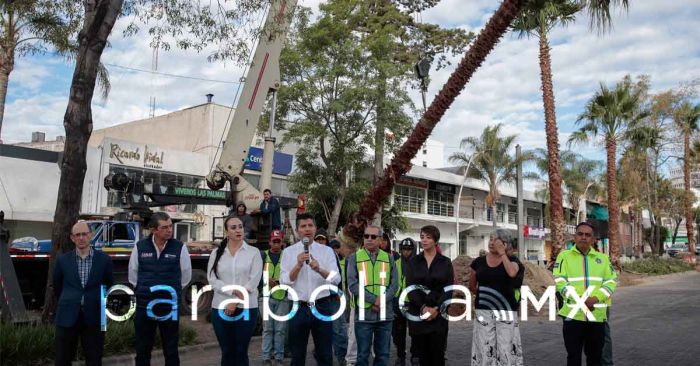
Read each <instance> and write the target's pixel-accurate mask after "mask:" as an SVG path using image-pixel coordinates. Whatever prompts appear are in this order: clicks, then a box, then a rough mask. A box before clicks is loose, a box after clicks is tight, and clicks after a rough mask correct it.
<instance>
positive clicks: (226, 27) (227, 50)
mask: <svg viewBox="0 0 700 366" xmlns="http://www.w3.org/2000/svg"><path fill="white" fill-rule="evenodd" d="M62 1H64V2H62V4H64V6H67V7H70V9H71V11H74V12H76V13H80V14H82V16H81V26H80V31H79V33H78V39H77V42H76V43H77V48H76V52H75V69H74V71H73V78H72V81H71V87H70V96H69V101H68V107H67V108H66V113H65V115H64V118H63V126H64V127H65V130H66V143H65V148H64V152H63V158H62V161H61V162H60V166H61V179H60V182H59V186H58V191H59V194H58V200H57V202H56V210H55V213H54V224H53V227H52V232H51V243H52V248H51V258H52V259H53V258H55V256H56V254H57V253H59V252H65V251H67V250H71V249H72V248H73V244H72V242H71V241H70V232H71V231H70V230H71V226H72V225H73V224H74V223H75V222H76V220H77V218H78V213H79V211H80V201H81V200H80V197H81V196H82V191H83V181H84V179H85V171H86V168H87V163H86V160H85V158H86V153H87V143H88V140H89V139H90V135H91V134H92V108H91V104H92V96H93V93H94V89H95V84H96V79H97V75H98V69H99V64H100V59H101V57H102V52H103V51H104V48H105V46H106V45H107V43H108V41H109V36H110V34H111V32H112V28H113V27H114V24H115V22H116V21H117V19H118V18H119V17H120V16H128V15H130V16H132V18H131V19H132V22H131V24H130V25H129V27H128V28H127V30H128V32H127V34H132V35H133V34H136V33H137V32H138V30H139V27H138V26H137V22H139V21H143V22H146V24H148V22H147V20H149V19H154V18H156V19H158V20H159V21H158V22H151V24H154V25H151V27H150V28H149V32H148V33H149V34H150V35H151V36H152V37H153V39H154V40H155V42H157V44H158V45H159V46H160V47H163V48H164V49H166V50H167V49H169V48H170V44H171V42H174V43H175V44H176V45H177V46H178V47H181V48H184V49H190V48H191V49H194V50H197V51H201V50H203V49H204V48H205V47H206V46H207V45H209V44H212V43H214V44H217V45H219V47H218V49H217V50H216V51H215V52H214V53H213V54H211V55H210V59H220V58H232V59H235V60H244V59H245V57H246V56H247V55H246V54H245V53H244V52H242V53H239V54H237V53H236V52H235V51H238V52H240V51H245V50H246V46H245V44H246V39H245V38H240V37H241V31H239V27H240V28H241V29H245V27H242V26H243V25H245V24H247V23H246V20H247V19H248V17H249V16H250V15H251V14H252V12H253V11H255V10H256V9H260V8H261V7H262V6H263V5H264V4H262V3H261V2H259V1H255V0H241V1H238V2H237V4H236V8H231V6H229V5H226V4H222V3H220V2H212V3H210V4H204V5H200V4H199V3H198V2H190V1H187V0H168V1H166V2H163V1H156V0H126V1H125V0H85V1H83V2H79V3H77V2H74V1H69V0H62ZM59 2H60V1H59ZM224 2H225V1H224ZM168 37H170V38H168ZM52 264H53V261H52V260H51V261H50V262H49V276H48V279H47V281H48V286H47V287H46V297H45V298H46V299H47V301H46V306H45V307H44V313H43V316H42V318H43V319H44V320H45V321H51V320H52V317H53V310H54V308H55V298H54V297H53V296H52V295H53V291H52V290H51V286H50V284H51V276H50V274H51V268H52Z"/></svg>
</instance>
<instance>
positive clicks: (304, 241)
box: [301, 237, 311, 264]
mask: <svg viewBox="0 0 700 366" xmlns="http://www.w3.org/2000/svg"><path fill="white" fill-rule="evenodd" d="M301 243H302V244H304V253H306V254H309V245H311V240H309V238H307V237H303V238H302V239H301ZM306 264H309V260H308V259H307V260H306Z"/></svg>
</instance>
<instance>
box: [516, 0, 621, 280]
mask: <svg viewBox="0 0 700 366" xmlns="http://www.w3.org/2000/svg"><path fill="white" fill-rule="evenodd" d="M618 4H621V5H622V6H623V7H624V8H625V9H626V8H627V7H628V1H627V0H612V1H610V0H533V1H530V2H528V4H527V5H526V6H525V8H524V9H523V11H522V12H521V13H520V16H518V17H517V18H516V20H515V22H514V23H513V29H514V30H515V31H516V32H518V33H519V35H520V36H521V37H522V36H525V35H527V36H536V37H537V38H538V39H539V62H540V78H541V81H542V102H543V105H544V117H545V122H544V123H545V131H546V136H547V154H548V159H547V164H548V166H547V172H548V176H549V177H548V182H549V184H548V188H549V211H550V216H551V225H550V229H551V232H552V234H551V236H552V244H553V245H552V254H551V258H550V265H552V266H553V265H554V262H555V260H556V257H557V255H558V254H559V251H560V250H561V248H562V247H563V245H564V216H563V215H564V208H563V195H562V174H561V166H560V161H559V133H558V131H557V122H556V112H555V104H554V85H553V81H552V65H551V57H550V47H549V39H548V36H547V34H548V33H549V32H550V31H551V30H552V29H553V28H554V27H556V26H558V25H563V26H566V25H567V24H569V23H571V22H573V21H574V20H575V17H576V14H577V13H579V12H581V11H583V10H587V11H588V13H589V16H590V19H591V27H592V28H593V27H594V26H595V27H596V28H598V29H599V30H605V29H607V28H609V26H610V24H611V18H610V6H611V5H618Z"/></svg>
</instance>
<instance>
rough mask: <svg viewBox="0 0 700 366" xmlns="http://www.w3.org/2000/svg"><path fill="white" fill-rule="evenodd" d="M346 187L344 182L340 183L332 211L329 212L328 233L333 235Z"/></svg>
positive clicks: (336, 227) (346, 190)
mask: <svg viewBox="0 0 700 366" xmlns="http://www.w3.org/2000/svg"><path fill="white" fill-rule="evenodd" d="M347 192H348V188H347V187H345V184H343V185H341V188H340V190H339V191H338V196H337V197H336V200H335V205H334V206H333V212H332V213H331V218H330V220H328V234H329V235H333V234H335V232H336V230H337V229H338V220H339V219H340V212H341V211H342V209H343V203H344V202H345V196H346V195H347Z"/></svg>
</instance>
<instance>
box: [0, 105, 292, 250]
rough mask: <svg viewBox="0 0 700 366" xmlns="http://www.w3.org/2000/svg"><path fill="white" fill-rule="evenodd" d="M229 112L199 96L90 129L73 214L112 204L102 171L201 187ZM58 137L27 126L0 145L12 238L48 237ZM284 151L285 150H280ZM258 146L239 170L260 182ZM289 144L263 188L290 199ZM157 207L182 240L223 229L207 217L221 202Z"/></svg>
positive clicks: (218, 211) (101, 210)
mask: <svg viewBox="0 0 700 366" xmlns="http://www.w3.org/2000/svg"><path fill="white" fill-rule="evenodd" d="M230 115H231V109H230V108H229V107H226V106H222V105H219V104H215V103H206V104H202V105H198V106H195V107H191V108H187V109H184V110H180V111H176V112H173V113H168V114H166V115H163V116H158V117H154V118H149V119H145V120H139V121H133V122H128V123H124V124H120V125H117V126H113V127H108V128H104V129H100V130H96V131H94V132H93V134H92V136H91V138H90V140H89V143H88V151H87V166H88V168H87V171H86V175H85V181H84V185H83V195H82V202H81V213H83V214H100V215H110V214H114V213H116V212H118V211H120V209H121V207H122V206H123V200H122V198H123V197H122V195H123V193H121V192H107V190H106V189H104V187H103V181H104V178H105V177H106V176H107V175H108V174H110V173H116V172H122V173H127V175H130V176H132V177H135V178H139V179H142V180H143V182H144V184H145V185H157V184H160V185H176V186H180V187H190V188H206V183H205V176H206V175H207V174H209V172H210V170H211V168H212V167H213V166H214V165H215V163H216V161H217V159H218V153H219V150H220V149H219V147H220V146H223V143H224V142H225V141H224V140H223V138H224V137H223V136H225V135H226V133H227V132H228V130H229V128H230V127H229V126H228V122H229V117H230ZM231 128H235V127H231ZM258 140H260V141H258ZM63 143H64V141H63V140H62V139H57V141H45V138H44V136H43V134H41V133H34V134H33V138H32V142H31V143H24V144H18V146H11V145H2V146H0V148H2V149H3V150H2V151H0V182H2V185H3V187H6V189H5V190H4V191H2V192H0V207H2V208H3V210H4V211H5V219H6V221H7V222H8V226H9V228H10V230H12V236H13V237H14V238H17V237H21V236H35V237H38V238H48V237H50V232H51V222H52V221H53V215H54V210H55V205H56V197H57V191H58V184H59V179H60V169H59V165H58V161H59V159H60V153H58V152H56V151H63ZM251 144H259V146H261V145H262V139H259V138H257V137H254V138H253V141H251ZM30 147H31V148H30ZM37 148H38V149H44V150H51V151H42V150H36V149H37ZM290 150H291V151H292V154H290V153H286V152H285V151H290ZM262 151H263V150H262V148H260V147H256V146H250V149H249V154H248V158H247V161H246V165H245V170H244V172H243V177H244V178H245V179H246V180H248V182H250V183H251V184H252V185H253V186H255V187H257V186H258V185H259V181H260V170H261V165H262ZM294 151H296V147H295V146H294V145H292V144H289V145H286V147H285V149H283V151H277V152H276V153H275V157H274V163H273V176H272V183H271V187H269V188H270V189H271V190H272V191H273V192H274V194H275V195H276V196H278V197H279V196H282V197H288V198H294V199H295V198H296V195H295V194H292V193H291V192H289V190H288V185H287V183H286V180H287V176H288V175H289V174H290V173H291V172H292V169H293V152H294ZM36 182H41V184H37V183H36ZM8 187H9V188H8ZM254 208H256V207H249V210H252V209H254ZM163 210H164V211H166V212H168V213H169V214H170V216H171V217H173V221H174V222H175V233H174V235H175V237H176V238H178V239H180V240H183V241H192V240H210V239H211V238H212V236H214V235H215V234H214V233H215V232H216V231H218V232H221V231H222V229H223V228H222V227H216V228H215V227H213V225H214V224H213V218H214V217H220V216H223V215H225V214H227V208H226V207H225V206H205V205H191V204H183V205H172V206H165V207H163Z"/></svg>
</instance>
